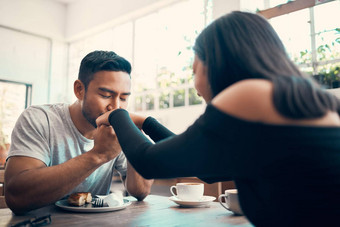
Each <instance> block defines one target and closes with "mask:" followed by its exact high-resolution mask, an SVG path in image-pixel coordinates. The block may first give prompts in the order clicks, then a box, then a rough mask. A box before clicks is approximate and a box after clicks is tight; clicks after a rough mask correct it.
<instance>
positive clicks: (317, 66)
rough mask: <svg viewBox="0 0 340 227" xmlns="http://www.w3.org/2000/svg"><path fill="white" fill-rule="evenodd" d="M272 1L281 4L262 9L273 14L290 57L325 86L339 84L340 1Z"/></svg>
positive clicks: (336, 85)
mask: <svg viewBox="0 0 340 227" xmlns="http://www.w3.org/2000/svg"><path fill="white" fill-rule="evenodd" d="M263 2H268V0H264V1H263ZM269 2H270V3H273V2H275V4H277V3H280V2H281V5H280V6H278V7H274V8H270V9H266V10H261V11H259V13H261V14H263V15H264V16H265V17H267V18H270V23H271V24H272V25H273V27H274V29H275V30H276V31H277V32H278V34H279V36H280V38H281V40H282V41H283V43H284V45H285V47H286V49H287V52H288V54H289V55H290V57H291V59H292V60H293V61H294V62H295V63H297V64H298V65H299V67H300V69H301V70H302V71H304V72H306V73H307V74H309V75H310V76H313V77H314V78H315V79H316V80H317V81H318V82H319V83H320V84H321V85H323V86H324V87H325V88H336V87H340V21H339V20H338V14H339V12H340V1H334V0H333V1H332V0H331V1H329V0H323V1H309V0H308V1H307V0H306V1H303V0H300V1H299V4H297V1H269ZM322 3H323V4H322ZM275 4H273V5H274V6H275ZM271 7H273V6H271Z"/></svg>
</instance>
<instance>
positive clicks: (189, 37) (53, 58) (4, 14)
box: [0, 0, 340, 147]
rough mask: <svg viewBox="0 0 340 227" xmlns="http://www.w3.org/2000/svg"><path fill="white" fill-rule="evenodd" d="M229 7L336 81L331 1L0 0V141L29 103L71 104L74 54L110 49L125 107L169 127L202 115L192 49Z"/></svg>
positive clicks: (334, 5) (337, 42)
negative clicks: (262, 20)
mask: <svg viewBox="0 0 340 227" xmlns="http://www.w3.org/2000/svg"><path fill="white" fill-rule="evenodd" d="M233 10H242V11H249V12H257V13H260V14H262V15H264V16H265V17H267V18H268V19H269V20H270V23H271V24H272V25H273V26H274V28H275V29H276V31H277V32H278V33H279V35H280V37H281V39H282V40H283V42H284V44H285V46H286V48H287V52H288V53H289V55H290V57H291V58H292V60H293V61H295V62H296V63H297V64H298V65H299V67H300V68H301V69H302V70H303V71H304V72H306V73H307V74H308V76H311V77H314V78H315V79H316V80H317V81H318V82H319V83H320V84H322V86H324V87H325V88H327V89H330V90H332V92H335V93H337V92H338V90H337V87H339V86H340V82H339V81H340V74H339V67H340V20H339V15H340V1H339V0H333V1H327V0H325V1H321V0H296V1H287V0H285V1H280V0H0V146H2V147H5V146H7V145H8V144H10V134H11V131H12V128H13V127H14V124H15V121H16V119H17V118H18V116H19V115H20V113H21V112H22V111H23V110H24V109H25V108H27V107H28V106H29V105H36V104H45V103H57V102H66V103H72V102H73V101H75V96H74V94H73V82H74V80H76V79H77V76H78V69H79V65H80V61H81V59H82V58H83V57H84V56H85V55H86V54H87V53H89V52H91V51H94V50H112V51H115V52H116V53H117V54H119V55H121V56H123V57H125V58H126V59H128V60H129V61H130V62H131V64H132V66H133V71H132V81H133V88H132V91H133V92H132V96H131V98H130V104H129V110H131V111H135V112H140V113H143V114H147V115H152V116H154V117H156V118H157V119H158V120H159V121H161V122H162V123H163V124H165V125H166V126H167V127H169V128H170V129H171V130H173V131H174V132H176V133H180V132H182V131H183V130H184V129H185V128H187V127H188V125H190V124H191V123H193V121H194V120H195V119H196V118H197V117H198V116H199V115H200V114H201V113H202V112H203V110H204V108H205V104H204V103H203V101H202V99H201V98H200V97H198V96H197V94H196V91H195V89H194V86H193V75H192V62H193V57H194V54H193V51H192V46H193V44H194V41H195V38H196V37H197V35H198V34H199V33H200V31H201V30H202V29H203V28H204V27H205V26H206V25H208V24H209V23H210V22H211V21H212V20H214V19H215V18H218V17H220V16H221V15H223V14H225V13H228V12H230V11H233Z"/></svg>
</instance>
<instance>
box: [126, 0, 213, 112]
mask: <svg viewBox="0 0 340 227" xmlns="http://www.w3.org/2000/svg"><path fill="white" fill-rule="evenodd" d="M208 3H209V2H208V1H203V0H200V1H197V0H190V1H184V2H181V3H178V4H174V5H172V6H169V7H166V8H164V9H161V10H159V11H157V12H154V13H152V14H149V15H147V16H145V17H142V18H139V19H137V20H136V22H135V44H134V47H135V51H134V61H133V62H134V70H133V78H134V86H133V91H134V92H136V93H137V94H136V95H135V96H134V99H135V100H134V102H133V103H134V104H135V106H134V110H135V111H148V110H162V109H168V108H173V107H184V106H188V105H197V104H201V103H202V99H201V98H200V97H198V96H197V94H196V92H193V75H192V66H191V65H192V62H193V57H194V54H193V50H192V47H193V45H194V41H195V39H196V37H197V35H198V33H199V32H200V31H201V30H202V29H203V28H204V26H205V23H206V21H207V20H209V18H210V17H209V15H208V14H209V12H210V11H209V10H208V8H209V4H208ZM210 7H211V5H210ZM205 9H207V10H205Z"/></svg>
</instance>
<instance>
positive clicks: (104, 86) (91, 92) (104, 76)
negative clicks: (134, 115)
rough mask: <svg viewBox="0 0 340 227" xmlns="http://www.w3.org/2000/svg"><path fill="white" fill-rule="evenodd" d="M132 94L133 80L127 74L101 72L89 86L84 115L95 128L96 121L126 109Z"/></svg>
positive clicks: (84, 102) (95, 75) (84, 104)
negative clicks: (105, 115)
mask: <svg viewBox="0 0 340 227" xmlns="http://www.w3.org/2000/svg"><path fill="white" fill-rule="evenodd" d="M130 94H131V80H130V76H129V74H127V73H126V72H122V71H119V72H115V71H100V72H97V73H95V74H94V77H93V80H92V81H91V82H90V83H89V84H88V87H87V91H86V93H85V96H84V100H83V102H82V113H83V115H84V117H85V118H86V119H87V120H88V122H90V123H91V124H92V125H93V126H94V127H97V126H96V119H97V117H99V116H100V115H102V114H103V113H105V112H107V111H109V110H114V109H119V108H121V109H126V108H127V106H128V99H129V96H130Z"/></svg>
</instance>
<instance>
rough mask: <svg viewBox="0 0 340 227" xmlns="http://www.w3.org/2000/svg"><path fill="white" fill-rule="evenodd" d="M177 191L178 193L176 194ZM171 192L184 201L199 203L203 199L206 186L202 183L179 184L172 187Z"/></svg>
mask: <svg viewBox="0 0 340 227" xmlns="http://www.w3.org/2000/svg"><path fill="white" fill-rule="evenodd" d="M174 190H176V193H175V192H174ZM170 192H171V194H173V195H174V196H176V197H177V198H179V199H181V200H184V201H197V200H200V199H202V198H203V193H204V184H202V183H177V184H176V186H175V185H173V186H171V187H170Z"/></svg>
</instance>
